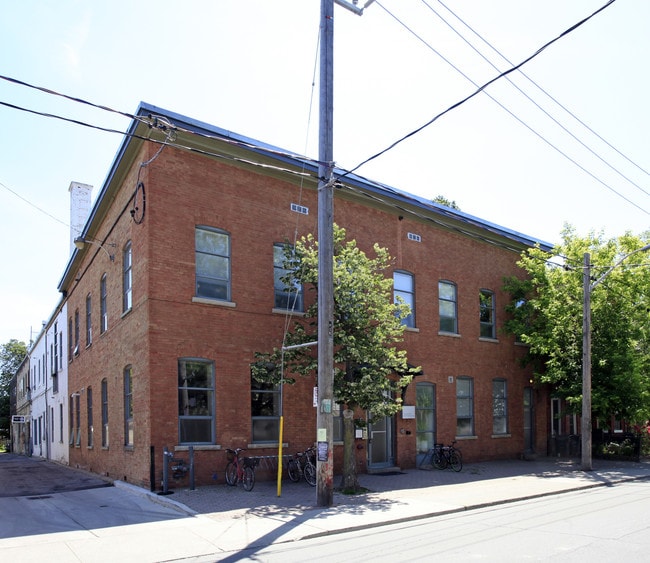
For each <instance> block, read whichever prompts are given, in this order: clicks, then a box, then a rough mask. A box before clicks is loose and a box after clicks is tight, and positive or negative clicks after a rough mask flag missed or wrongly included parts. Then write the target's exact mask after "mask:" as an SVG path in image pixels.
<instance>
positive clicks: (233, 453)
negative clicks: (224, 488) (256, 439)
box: [226, 448, 259, 491]
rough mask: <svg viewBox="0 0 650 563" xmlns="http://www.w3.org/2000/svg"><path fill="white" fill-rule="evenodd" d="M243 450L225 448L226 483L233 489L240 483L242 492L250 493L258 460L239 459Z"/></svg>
mask: <svg viewBox="0 0 650 563" xmlns="http://www.w3.org/2000/svg"><path fill="white" fill-rule="evenodd" d="M244 449H245V448H237V449H234V450H231V449H230V448H226V452H227V455H228V463H227V464H226V483H228V485H230V486H231V487H234V486H235V485H236V484H237V483H239V482H241V483H242V485H244V490H246V491H252V490H253V487H254V486H255V467H256V466H257V463H258V462H259V460H258V459H255V458H250V457H239V454H240V453H241V452H243V451H244Z"/></svg>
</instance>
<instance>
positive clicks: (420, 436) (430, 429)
mask: <svg viewBox="0 0 650 563" xmlns="http://www.w3.org/2000/svg"><path fill="white" fill-rule="evenodd" d="M415 419H416V423H417V425H416V441H417V448H418V449H417V459H416V462H417V466H418V467H419V466H420V464H421V463H422V461H423V459H424V457H425V456H426V455H427V452H428V451H429V450H430V449H431V448H433V444H435V442H436V386H435V385H434V384H433V383H428V382H422V383H418V384H417V385H416V398H415Z"/></svg>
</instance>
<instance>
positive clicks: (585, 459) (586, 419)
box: [580, 252, 592, 471]
mask: <svg viewBox="0 0 650 563" xmlns="http://www.w3.org/2000/svg"><path fill="white" fill-rule="evenodd" d="M583 260H584V262H583V269H582V288H583V302H582V418H581V421H580V427H581V428H580V431H581V434H582V470H583V471H591V469H592V466H591V264H590V262H591V256H590V255H589V253H588V252H585V255H584V258H583Z"/></svg>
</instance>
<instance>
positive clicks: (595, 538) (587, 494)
mask: <svg viewBox="0 0 650 563" xmlns="http://www.w3.org/2000/svg"><path fill="white" fill-rule="evenodd" d="M649 507H650V482H648V481H633V482H628V483H621V484H617V485H615V486H611V487H599V488H595V489H589V490H585V491H578V492H571V493H566V494H560V495H555V496H549V497H544V498H541V499H535V500H530V501H520V502H515V503H511V504H503V505H499V506H493V507H489V508H484V509H479V510H472V511H468V512H464V513H459V514H453V515H448V516H440V517H434V518H429V519H426V520H416V521H411V522H404V523H401V524H394V525H389V526H382V527H377V528H371V529H369V530H367V531H356V532H350V533H344V534H337V535H335V536H326V537H322V538H316V539H310V540H303V541H299V542H293V543H284V544H276V545H271V546H268V547H265V548H262V549H251V550H246V551H244V552H237V553H233V554H230V555H225V554H224V555H222V556H221V558H218V559H215V558H214V557H207V558H205V559H203V558H201V559H196V560H193V561H247V560H248V561H258V562H259V561H263V562H269V563H272V562H276V561H277V562H283V563H287V562H291V561H309V560H318V561H391V562H395V561H420V560H425V559H431V558H438V557H444V558H445V559H446V560H448V561H470V560H482V561H500V562H503V561H522V560H532V561H548V560H553V561H572V562H575V561H589V562H590V563H594V562H598V561H603V562H604V561H607V562H610V561H617V560H621V559H625V560H627V561H647V560H649V559H650V534H649V533H648V531H649V529H650V510H648V508H649Z"/></svg>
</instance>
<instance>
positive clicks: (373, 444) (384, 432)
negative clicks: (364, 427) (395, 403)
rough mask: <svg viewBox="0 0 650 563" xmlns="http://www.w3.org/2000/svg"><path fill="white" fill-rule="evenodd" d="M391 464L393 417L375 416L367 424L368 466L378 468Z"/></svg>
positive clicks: (392, 457)
mask: <svg viewBox="0 0 650 563" xmlns="http://www.w3.org/2000/svg"><path fill="white" fill-rule="evenodd" d="M393 465H395V455H394V452H393V417H392V416H386V417H382V418H377V419H375V420H374V421H373V422H372V423H369V424H368V468H369V469H379V468H382V467H392V466H393Z"/></svg>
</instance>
